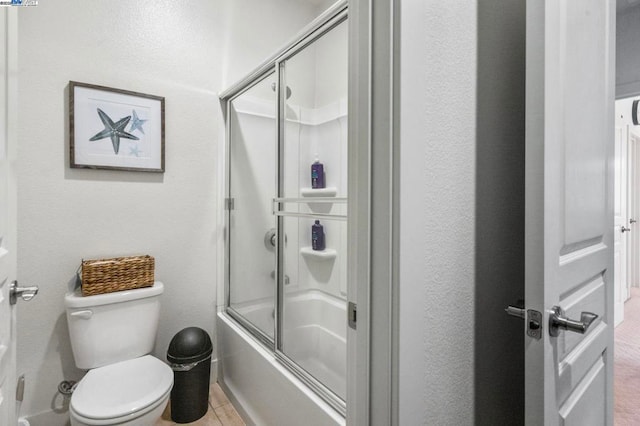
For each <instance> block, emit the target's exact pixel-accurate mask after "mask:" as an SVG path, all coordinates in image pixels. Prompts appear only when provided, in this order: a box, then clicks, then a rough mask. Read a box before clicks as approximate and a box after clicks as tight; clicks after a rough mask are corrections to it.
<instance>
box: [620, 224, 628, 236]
mask: <svg viewBox="0 0 640 426" xmlns="http://www.w3.org/2000/svg"><path fill="white" fill-rule="evenodd" d="M630 231H631V228H627V227H625V226H624V225H622V226H621V227H620V232H622V233H623V234H624V233H625V232H630Z"/></svg>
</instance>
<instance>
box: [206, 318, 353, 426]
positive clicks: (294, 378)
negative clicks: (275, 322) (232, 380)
mask: <svg viewBox="0 0 640 426" xmlns="http://www.w3.org/2000/svg"><path fill="white" fill-rule="evenodd" d="M217 317H218V319H219V320H220V321H223V322H224V323H225V325H226V326H227V327H229V328H230V329H231V330H232V331H233V332H234V333H235V334H236V335H238V336H239V337H240V338H241V339H242V340H243V341H244V342H245V343H246V344H247V345H249V346H250V348H251V349H253V350H254V351H255V352H256V353H257V354H258V355H259V356H261V357H262V358H264V359H265V361H266V362H268V363H269V364H270V366H271V367H272V368H274V369H275V370H277V372H278V373H280V374H281V375H282V376H283V377H284V378H285V379H286V380H287V381H289V382H290V383H291V384H292V385H293V386H294V387H295V388H297V390H298V391H300V392H301V393H302V394H303V395H304V397H306V398H308V399H310V400H311V401H312V402H313V403H314V404H315V405H317V406H318V407H319V408H320V409H321V410H322V411H323V412H324V413H325V414H326V415H327V416H328V417H330V418H331V419H332V420H333V421H334V422H335V423H336V424H338V425H341V426H346V403H345V401H342V402H343V404H345V409H344V411H343V412H341V411H339V410H338V409H336V407H334V406H333V405H332V404H331V403H330V402H329V401H327V400H326V399H325V398H323V397H322V396H321V395H320V394H319V393H318V392H317V391H316V390H315V389H314V388H313V387H311V386H309V385H308V384H307V382H306V381H305V380H303V379H302V378H300V377H299V376H298V374H296V371H295V370H293V369H291V368H290V367H288V366H287V365H286V364H284V363H283V362H282V360H281V359H280V357H279V356H278V352H277V351H272V350H271V349H270V348H269V347H267V346H265V345H263V343H262V342H261V341H260V340H259V339H257V338H256V337H255V336H254V335H252V334H251V333H250V332H249V331H247V330H246V329H244V328H243V326H242V325H241V324H240V323H238V322H237V321H236V320H235V318H234V317H233V316H231V315H229V314H228V313H227V312H225V308H224V307H222V306H221V307H220V308H219V309H218V314H217ZM285 357H286V356H285ZM218 358H219V360H218V369H222V368H223V366H224V362H223V360H222V358H223V357H222V356H220V354H218ZM294 366H295V364H294ZM296 369H300V367H297V366H296ZM218 377H219V378H220V379H222V380H220V379H219V383H220V386H222V387H223V390H224V391H225V393H227V392H228V393H227V395H228V397H229V399H230V400H231V401H232V402H233V403H234V406H235V404H236V403H237V404H238V405H237V407H239V410H238V411H241V414H242V417H244V418H246V419H249V420H252V417H251V415H250V413H249V412H247V410H245V408H244V406H243V405H242V402H241V401H240V400H239V399H238V398H237V397H236V395H235V394H234V392H233V390H232V389H230V388H229V386H228V385H227V384H226V383H224V378H225V375H224V373H222V372H219V373H218ZM314 380H315V379H314ZM330 392H331V391H330ZM331 393H333V392H331ZM336 398H338V399H339V397H337V395H336Z"/></svg>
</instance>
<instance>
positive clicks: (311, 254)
mask: <svg viewBox="0 0 640 426" xmlns="http://www.w3.org/2000/svg"><path fill="white" fill-rule="evenodd" d="M300 254H301V255H303V256H304V257H306V258H307V259H315V260H319V261H326V260H333V259H335V258H336V256H337V255H338V252H337V251H336V250H335V249H332V248H328V249H324V250H314V249H312V248H311V247H302V248H301V249H300Z"/></svg>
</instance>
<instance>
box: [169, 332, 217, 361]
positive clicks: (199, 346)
mask: <svg viewBox="0 0 640 426" xmlns="http://www.w3.org/2000/svg"><path fill="white" fill-rule="evenodd" d="M211 352H213V345H212V344H211V339H210V338H209V335H208V334H207V332H206V331H204V330H203V329H201V328H198V327H187V328H185V329H182V330H180V331H179V332H178V333H177V334H176V335H175V336H173V339H171V343H169V349H168V350H167V361H169V362H170V363H172V364H189V363H192V362H198V361H202V360H203V359H205V358H207V357H208V356H209V355H211Z"/></svg>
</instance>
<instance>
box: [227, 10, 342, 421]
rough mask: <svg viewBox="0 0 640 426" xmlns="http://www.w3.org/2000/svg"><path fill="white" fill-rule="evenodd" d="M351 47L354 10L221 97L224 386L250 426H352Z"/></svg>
mask: <svg viewBox="0 0 640 426" xmlns="http://www.w3.org/2000/svg"><path fill="white" fill-rule="evenodd" d="M347 44H348V30H347V6H346V1H345V2H340V3H337V4H336V5H334V6H333V7H332V8H331V9H329V10H328V11H327V12H325V13H324V14H323V15H322V16H321V17H320V18H318V19H317V20H316V21H314V22H313V23H312V24H311V25H310V26H309V27H308V28H307V29H306V30H305V31H303V33H301V35H300V36H299V37H297V38H296V39H295V40H294V42H293V43H291V44H290V45H289V46H287V47H286V48H284V49H283V50H281V51H280V52H278V53H277V54H276V55H274V56H273V57H272V58H271V59H270V60H268V61H266V62H265V63H264V64H263V65H262V66H260V67H258V68H257V69H256V70H255V71H254V72H253V73H251V74H250V75H249V76H247V77H246V78H245V79H243V80H241V81H240V82H239V83H238V84H236V85H234V86H233V87H232V88H230V89H229V90H227V91H226V92H225V93H223V94H222V95H221V104H222V105H223V110H224V115H225V124H226V141H227V143H226V144H225V147H226V152H225V158H226V174H225V176H226V182H225V187H226V188H225V198H226V200H225V202H226V215H225V229H226V237H225V257H224V266H225V267H224V271H225V273H224V280H225V297H224V306H222V307H221V309H220V311H219V313H218V324H217V333H218V336H217V338H218V339H217V341H218V348H219V349H218V362H219V363H218V366H219V372H218V379H219V382H220V384H221V386H222V387H223V388H224V389H225V390H226V391H227V392H228V394H229V395H230V398H231V399H232V400H234V402H236V403H237V407H238V409H239V411H240V412H241V414H242V415H243V417H244V418H245V420H246V421H247V422H248V423H254V424H273V425H275V424H277V425H289V424H290V425H298V424H305V425H331V424H334V425H343V424H345V415H346V393H347V381H346V377H347V374H346V373H347V372H346V370H347V368H346V365H347V312H346V307H347V254H346V253H347V225H348V221H347V206H348V197H347V184H348V182H347V164H348V155H347V127H348V126H347V118H348V117H347V78H348V69H347V68H348V65H347V64H348V52H347ZM316 161H318V162H322V163H323V166H324V174H323V175H322V178H324V179H320V180H319V181H318V180H317V174H318V162H316ZM314 163H315V166H314V168H313V170H314V173H315V175H314V176H313V177H312V176H311V173H310V172H311V169H312V167H311V165H312V164H314ZM319 226H322V228H321V229H322V241H321V244H320V243H319V241H320V240H319V239H318V235H320V233H319V231H318V229H319V228H318V227H319ZM312 229H313V231H312Z"/></svg>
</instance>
